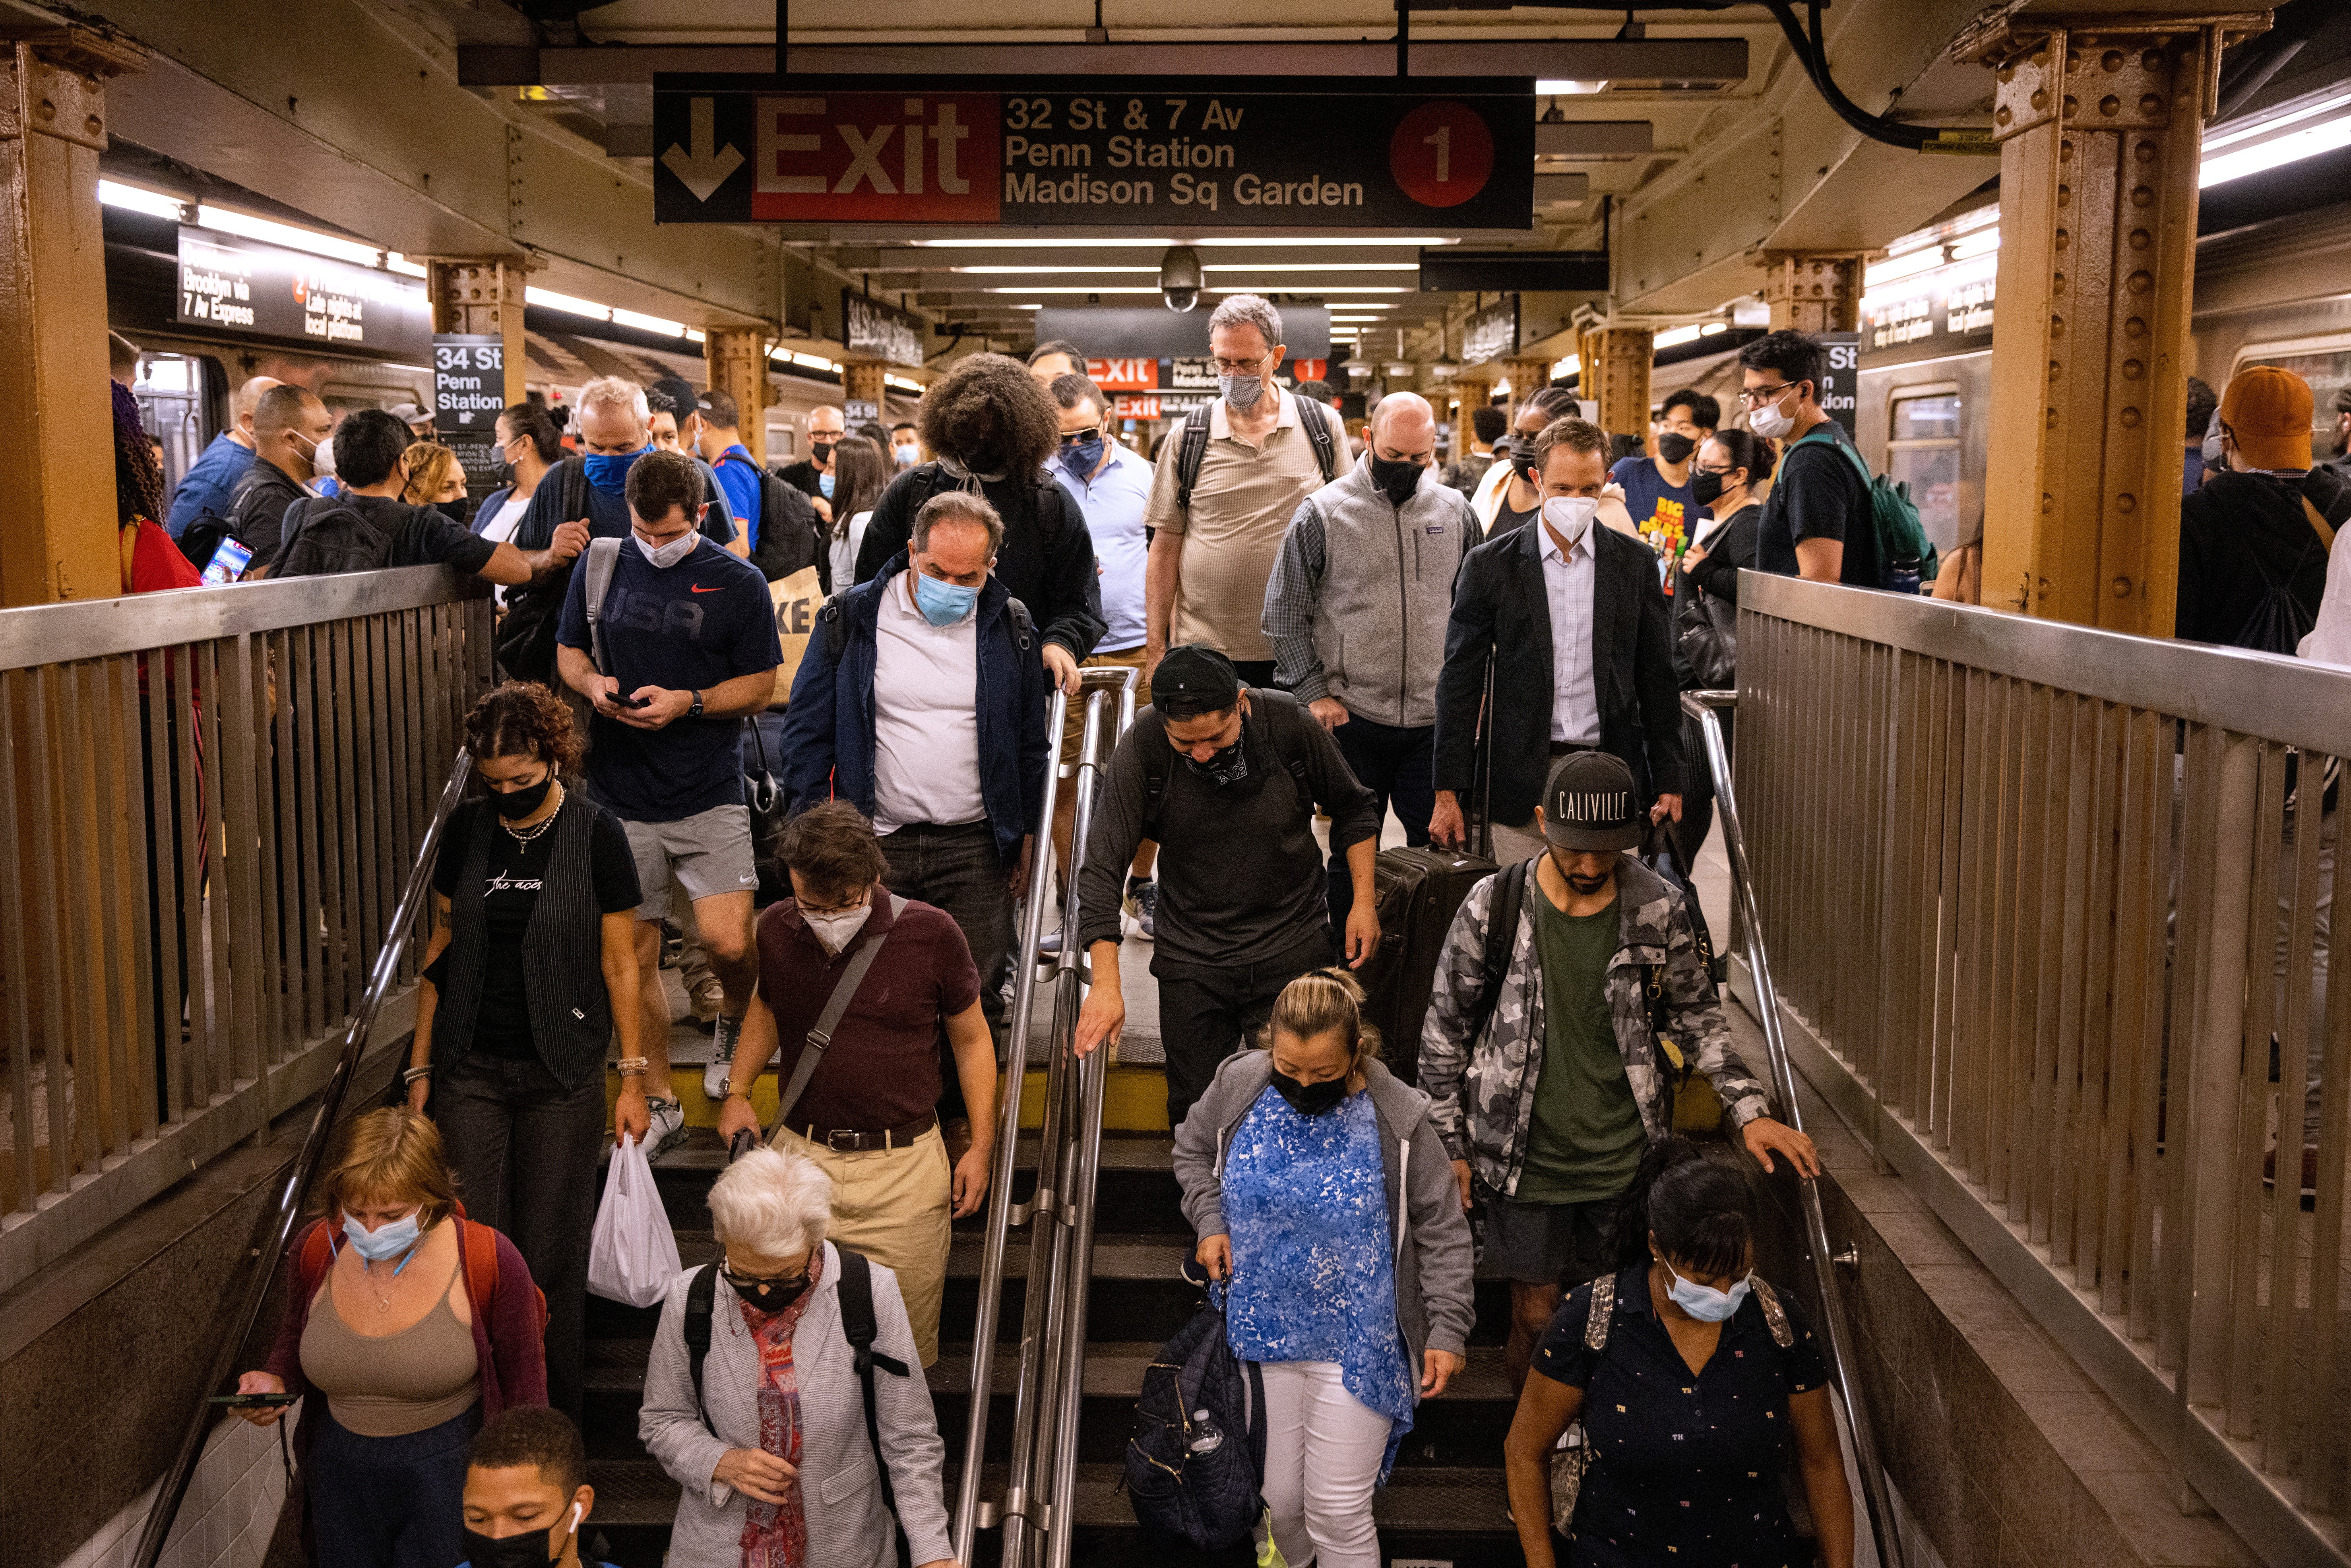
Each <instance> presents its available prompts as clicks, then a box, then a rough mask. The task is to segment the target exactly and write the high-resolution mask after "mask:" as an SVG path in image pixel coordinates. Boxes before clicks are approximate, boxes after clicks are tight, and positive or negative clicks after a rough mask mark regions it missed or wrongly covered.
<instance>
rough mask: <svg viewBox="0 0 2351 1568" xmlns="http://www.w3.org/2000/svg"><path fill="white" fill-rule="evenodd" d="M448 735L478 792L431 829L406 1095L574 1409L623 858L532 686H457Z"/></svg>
mask: <svg viewBox="0 0 2351 1568" xmlns="http://www.w3.org/2000/svg"><path fill="white" fill-rule="evenodd" d="M465 747H466V749H467V750H468V751H470V752H472V753H473V758H474V772H475V776H476V777H477V778H478V779H480V780H481V781H482V783H483V785H484V786H485V788H486V789H487V790H488V794H487V795H486V796H485V797H483V798H481V799H478V800H468V801H466V802H465V804H464V805H462V806H460V807H458V808H457V810H455V812H453V813H451V815H450V818H449V826H448V831H446V833H444V835H443V837H442V840H441V854H440V859H439V861H438V862H437V863H436V864H435V866H434V875H433V886H434V893H435V894H437V895H438V896H436V897H435V898H434V923H433V941H432V944H431V946H428V947H427V948H426V949H425V954H424V961H425V970H424V980H425V984H424V986H423V990H422V992H421V995H420V997H419V999H418V1003H417V1013H416V1041H415V1044H414V1045H413V1047H412V1048H411V1050H410V1052H409V1068H408V1074H407V1082H408V1103H409V1105H410V1107H411V1108H412V1109H413V1110H416V1111H418V1112H423V1110H424V1109H425V1108H426V1105H427V1103H428V1102H429V1103H431V1106H432V1111H433V1114H434V1118H435V1120H436V1121H437V1122H438V1123H439V1124H440V1127H441V1132H442V1136H443V1138H444V1141H445V1142H446V1144H447V1145H448V1152H449V1160H450V1163H451V1164H452V1165H454V1166H455V1167H456V1170H457V1178H458V1184H459V1188H460V1190H461V1192H462V1193H463V1195H464V1197H465V1206H466V1208H467V1211H468V1212H469V1213H470V1215H471V1216H472V1218H475V1219H476V1220H478V1221H480V1222H481V1223H482V1224H484V1225H486V1226H488V1227H490V1228H492V1229H494V1230H498V1231H502V1232H504V1233H505V1234H506V1235H507V1236H510V1237H512V1238H513V1239H514V1243H515V1245H516V1246H517V1247H518V1248H520V1249H522V1255H523V1257H524V1259H525V1260H527V1261H528V1263H529V1264H530V1273H531V1278H533V1279H535V1280H537V1281H538V1282H539V1285H540V1287H541V1288H542V1289H544V1290H545V1291H547V1302H548V1308H549V1312H550V1313H551V1314H552V1315H551V1316H550V1318H549V1322H548V1325H547V1380H548V1394H549V1403H550V1404H552V1405H553V1406H555V1407H556V1408H557V1409H559V1410H562V1411H564V1412H566V1413H567V1414H569V1416H572V1417H573V1418H574V1419H577V1418H578V1417H579V1415H580V1354H581V1347H582V1344H583V1342H584V1339H585V1336H586V1332H587V1291H588V1232H589V1229H590V1226H591V1225H592V1224H593V1223H594V1220H595V1218H596V1158H597V1155H598V1154H599V1153H600V1152H601V1146H602V1143H603V1136H604V1042H605V1040H607V1039H608V1038H609V1037H610V1036H611V1032H612V1031H613V1030H615V1029H617V1030H619V1031H620V1035H621V1071H622V1073H623V1074H624V1075H626V1074H629V1073H631V1072H632V1071H633V1072H636V1073H642V1072H643V1071H644V1057H643V1051H642V1049H641V1047H640V1044H639V1041H638V1038H637V1031H638V1018H639V1012H638V1007H637V956H636V909H637V905H638V904H639V903H640V902H642V899H641V896H640V894H639V891H638V886H637V868H636V859H635V857H634V856H633V855H632V854H631V853H630V852H629V838H628V834H627V832H626V831H623V830H622V827H621V824H620V822H619V821H618V820H617V819H616V818H614V817H613V815H612V814H611V812H610V811H607V810H604V808H602V807H601V806H599V805H597V804H596V803H595V802H594V801H592V800H589V799H588V797H587V796H586V795H584V794H582V795H573V794H570V793H569V791H568V790H566V789H564V787H563V783H562V780H561V779H559V777H558V775H559V774H561V773H564V772H568V771H570V770H572V769H575V768H578V766H579V763H580V742H579V739H578V737H577V736H576V735H575V733H574V731H573V729H572V727H571V710H570V708H569V706H567V705H566V704H565V703H564V701H563V699H562V698H560V697H559V696H557V695H555V694H554V693H553V692H551V691H549V690H548V689H547V688H546V687H545V686H542V685H538V683H537V682H535V681H508V682H507V684H506V685H502V686H499V687H498V688H497V689H496V690H495V691H493V692H491V693H489V694H488V695H486V696H485V697H483V698H482V700H481V701H479V702H477V703H475V705H474V709H473V711H472V712H471V713H469V714H467V715H466V716H465Z"/></svg>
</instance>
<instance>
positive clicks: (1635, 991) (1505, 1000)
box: [1420, 855, 1771, 1197]
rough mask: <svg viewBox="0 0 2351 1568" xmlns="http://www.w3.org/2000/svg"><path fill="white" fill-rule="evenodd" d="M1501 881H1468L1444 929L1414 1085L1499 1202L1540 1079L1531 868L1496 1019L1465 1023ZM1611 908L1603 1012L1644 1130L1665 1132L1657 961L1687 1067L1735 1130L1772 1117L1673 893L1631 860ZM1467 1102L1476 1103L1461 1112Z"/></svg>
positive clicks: (1516, 1165)
mask: <svg viewBox="0 0 2351 1568" xmlns="http://www.w3.org/2000/svg"><path fill="white" fill-rule="evenodd" d="M1500 880H1501V879H1500V877H1499V875H1497V876H1489V877H1488V878H1487V879H1486V880H1485V881H1483V882H1481V883H1479V884H1478V885H1477V886H1476V887H1473V888H1471V889H1470V890H1469V896H1468V899H1467V900H1465V901H1464V902H1463V904H1462V905H1461V908H1460V911H1459V913H1458V914H1457V915H1454V917H1453V928H1452V929H1451V930H1450V931H1448V932H1447V934H1446V937H1445V951H1444V954H1443V956H1441V957H1439V958H1438V959H1437V977H1436V984H1435V988H1434V989H1433V990H1432V991H1431V993H1430V995H1429V999H1428V1017H1427V1020H1426V1022H1425V1023H1424V1024H1423V1025H1422V1027H1421V1033H1420V1087H1421V1088H1422V1089H1423V1090H1425V1091H1426V1092H1427V1093H1428V1096H1429V1100H1430V1104H1429V1107H1428V1116H1429V1121H1430V1122H1431V1123H1432V1124H1434V1125H1435V1126H1436V1128H1437V1135H1438V1136H1440V1137H1442V1138H1443V1139H1444V1140H1445V1145H1446V1147H1447V1150H1449V1151H1450V1153H1451V1155H1452V1157H1453V1158H1455V1159H1457V1160H1462V1159H1466V1160H1468V1162H1469V1164H1470V1167H1471V1169H1472V1170H1473V1171H1474V1173H1475V1174H1476V1176H1477V1177H1478V1179H1479V1181H1481V1182H1483V1183H1484V1184H1485V1185H1486V1186H1489V1187H1491V1188H1493V1189H1494V1190H1495V1191H1497V1192H1499V1193H1501V1194H1503V1195H1504V1196H1505V1197H1507V1196H1509V1195H1510V1194H1511V1193H1513V1192H1515V1191H1516V1190H1517V1187H1518V1182H1519V1172H1520V1168H1521V1167H1522V1166H1524V1165H1525V1163H1526V1156H1527V1141H1528V1134H1529V1133H1530V1132H1531V1129H1532V1126H1533V1123H1534V1103H1535V1081H1536V1080H1537V1079H1538V1078H1540V1077H1541V1074H1542V1063H1543V1046H1544V1043H1545V1039H1546V1036H1545V1034H1544V1029H1543V985H1542V964H1541V960H1540V959H1538V958H1537V956H1536V955H1535V924H1534V923H1535V915H1534V907H1533V904H1534V901H1535V900H1536V899H1538V898H1541V897H1542V896H1543V894H1542V892H1541V889H1540V888H1539V887H1537V886H1535V885H1534V879H1533V874H1532V873H1529V876H1528V886H1527V891H1526V898H1525V900H1524V901H1523V902H1522V903H1521V904H1520V909H1519V929H1518V935H1517V936H1515V937H1514V938H1513V939H1512V940H1511V943H1510V968H1509V970H1508V971H1507V972H1506V973H1505V975H1504V976H1503V978H1502V988H1501V995H1500V996H1499V998H1497V999H1496V1001H1495V1004H1494V1017H1493V1021H1492V1022H1491V1024H1489V1026H1488V1028H1487V1029H1486V1030H1485V1032H1484V1033H1483V1034H1481V1035H1479V1037H1478V1038H1477V1039H1475V1040H1472V1039H1470V1038H1469V1025H1470V1019H1471V1018H1472V1017H1473V1016H1474V1014H1475V1012H1476V1010H1477V1006H1478V993H1479V989H1480V988H1481V987H1482V984H1483V981H1484V978H1485V967H1486V922H1487V918H1488V915H1489V911H1490V910H1491V909H1492V907H1493V903H1494V891H1495V888H1496V886H1497V885H1498V884H1499V882H1500ZM1616 906H1617V908H1618V910H1619V911H1620V912H1621V917H1622V921H1623V927H1622V929H1623V935H1622V936H1621V937H1620V938H1619V940H1618V943H1617V947H1616V956H1614V958H1611V959H1610V960H1609V961H1608V982H1607V983H1608V1010H1609V1012H1610V1014H1611V1015H1612V1016H1613V1017H1614V1020H1615V1026H1616V1049H1617V1051H1618V1052H1619V1053H1620V1054H1621V1055H1622V1056H1623V1057H1624V1059H1625V1079H1626V1081H1627V1082H1630V1083H1631V1085H1632V1089H1633V1098H1634V1100H1635V1103H1637V1104H1638V1105H1639V1106H1640V1109H1641V1123H1642V1125H1643V1126H1644V1127H1645V1128H1646V1130H1647V1132H1648V1134H1649V1136H1650V1137H1652V1138H1662V1137H1664V1136H1665V1135H1666V1134H1667V1133H1668V1132H1669V1131H1671V1129H1670V1127H1669V1126H1668V1125H1667V1108H1666V1080H1665V1072H1666V1071H1667V1070H1666V1069H1665V1068H1664V1067H1663V1066H1662V1065H1661V1059H1660V1053H1659V1051H1658V1050H1657V1041H1656V1032H1655V1031H1654V1030H1652V1029H1651V1028H1650V1026H1649V1007H1648V998H1647V997H1646V995H1645V994H1644V991H1645V988H1646V983H1647V977H1648V970H1649V968H1650V967H1651V966H1653V965H1663V966H1664V967H1665V974H1664V984H1665V992H1666V1000H1667V1018H1668V1019H1670V1021H1671V1023H1672V1026H1673V1030H1674V1032H1675V1036H1676V1038H1677V1042H1678V1043H1679V1044H1680V1045H1681V1048H1682V1050H1683V1052H1684V1054H1685V1056H1686V1057H1687V1059H1688V1060H1689V1061H1690V1063H1691V1065H1692V1066H1694V1067H1695V1068H1696V1069H1697V1070H1698V1071H1700V1072H1703V1073H1705V1074H1706V1075H1707V1077H1708V1079H1709V1080H1711V1081H1712V1082H1713V1084H1714V1089H1715V1092H1716V1093H1717V1094H1719V1095H1720V1096H1721V1098H1722V1104H1723V1109H1724V1112H1725V1113H1726V1114H1727V1115H1728V1116H1729V1120H1730V1124H1731V1125H1732V1126H1734V1127H1743V1126H1745V1125H1746V1124H1748V1123H1750V1122H1751V1121H1753V1120H1754V1119H1755V1118H1756V1117H1758V1116H1761V1115H1765V1114H1768V1113H1769V1112H1770V1110H1771V1102H1770V1101H1769V1099H1768V1098H1767V1097H1766V1096H1765V1094H1764V1091H1763V1085H1761V1083H1758V1082H1756V1081H1755V1080H1754V1079H1752V1078H1750V1077H1749V1076H1748V1074H1747V1072H1746V1071H1745V1068H1744V1066H1743V1065H1742V1064H1741V1063H1740V1060H1739V1058H1738V1057H1737V1056H1735V1055H1733V1054H1732V1052H1731V1050H1730V1030H1729V1026H1728V1025H1726V1024H1725V1023H1724V1022H1723V1019H1722V1006H1721V1003H1720V1002H1719V1000H1718V999H1717V998H1716V996H1715V989H1714V986H1713V984H1712V982H1711V981H1709V980H1708V977H1707V974H1706V970H1705V968H1704V967H1702V966H1701V965H1700V964H1699V963H1698V937H1697V935H1696V934H1695V933H1694V932H1693V931H1692V929H1691V927H1690V922H1689V916H1688V915H1687V914H1685V913H1684V912H1683V908H1682V894H1681V893H1680V892H1679V890H1677V889H1676V888H1674V887H1673V886H1671V885H1670V884H1668V883H1667V882H1666V881H1665V880H1664V879H1663V878H1661V877H1659V876H1658V875H1657V874H1656V873H1655V872H1653V871H1651V870H1649V869H1648V867H1646V866H1645V865H1643V864H1641V863H1640V862H1638V861H1636V860H1635V859H1633V858H1632V857H1631V856H1629V855H1628V856H1625V857H1624V858H1623V859H1622V860H1621V861H1619V862H1618V863H1617V867H1616ZM1693 1042H1694V1043H1695V1046H1696V1049H1695V1051H1692V1049H1691V1046H1692V1044H1693ZM1465 1103H1467V1104H1468V1106H1470V1107H1472V1108H1473V1109H1472V1111H1471V1113H1469V1114H1467V1115H1465V1114H1464V1112H1463V1106H1464V1104H1465Z"/></svg>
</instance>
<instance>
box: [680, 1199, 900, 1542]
mask: <svg viewBox="0 0 2351 1568" xmlns="http://www.w3.org/2000/svg"><path fill="white" fill-rule="evenodd" d="M832 1249H833V1252H834V1253H835V1254H836V1255H837V1256H838V1257H839V1258H840V1259H841V1281H840V1283H839V1284H837V1285H836V1286H835V1287H834V1290H835V1291H836V1292H837V1293H838V1294H839V1296H840V1299H841V1338H843V1339H845V1340H847V1341H848V1342H849V1350H850V1355H851V1364H852V1365H853V1366H854V1367H855V1368H856V1371H857V1386H858V1389H859V1391H860V1392H861V1393H862V1395H863V1396H864V1398H865V1440H866V1441H867V1442H868V1443H871V1444H872V1446H873V1469H874V1472H875V1474H876V1475H877V1476H878V1477H879V1478H880V1479H881V1483H882V1506H883V1508H885V1509H887V1510H888V1511H890V1514H891V1516H892V1517H893V1518H895V1517H896V1515H897V1512H898V1500H897V1494H896V1492H895V1491H894V1490H893V1489H892V1487H891V1485H890V1461H889V1460H888V1459H887V1458H883V1453H882V1423H881V1419H880V1417H879V1416H877V1415H876V1414H875V1411H874V1408H873V1369H874V1368H875V1367H877V1366H878V1367H880V1368H881V1369H882V1370H883V1371H884V1372H886V1373H889V1374H890V1375H892V1376H893V1377H911V1376H913V1375H914V1371H913V1369H912V1368H911V1367H909V1366H908V1365H907V1364H905V1363H904V1362H903V1361H900V1360H898V1359H897V1358H896V1357H895V1356H888V1355H882V1354H877V1353H876V1352H875V1351H874V1349H873V1341H874V1337H875V1335H876V1334H877V1333H879V1332H880V1330H879V1326H878V1325H877V1324H876V1322H875V1321H874V1317H873V1269H872V1265H871V1264H869V1263H868V1262H867V1261H866V1260H865V1255H864V1254H863V1253H862V1252H852V1251H851V1250H850V1249H848V1248H846V1247H843V1246H842V1245H841V1243H840V1242H838V1241H836V1242H834V1243H833V1244H832ZM717 1299H718V1265H717V1264H716V1263H705V1264H704V1265H703V1266H702V1267H701V1268H699V1269H696V1270H695V1271H694V1282H693V1283H691V1284H689V1285H688V1286H686V1288H685V1320H684V1324H683V1327H684V1333H685V1359H686V1367H687V1370H688V1371H689V1372H690V1373H691V1375H693V1378H694V1407H695V1409H696V1410H699V1411H701V1413H702V1424H703V1425H704V1426H705V1427H707V1426H709V1425H710V1411H709V1408H708V1407H707V1406H705V1405H704V1404H703V1402H702V1364H703V1362H704V1361H705V1359H707V1358H708V1356H709V1354H710V1316H711V1312H712V1311H713V1309H714V1307H715V1305H716V1301H717Z"/></svg>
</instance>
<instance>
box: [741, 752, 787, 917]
mask: <svg viewBox="0 0 2351 1568" xmlns="http://www.w3.org/2000/svg"><path fill="white" fill-rule="evenodd" d="M743 727H744V729H745V730H747V731H748V732H749V734H750V737H751V755H752V756H754V757H756V758H758V766H757V767H756V768H749V769H747V770H746V771H745V772H744V775H743V800H744V803H745V804H746V805H747V806H748V807H749V808H750V811H751V865H752V869H753V870H755V871H757V872H758V873H759V903H760V904H773V903H775V902H776V900H778V899H779V898H785V897H789V895H790V894H791V891H792V873H791V868H790V867H789V866H788V865H786V864H785V863H784V828H785V825H786V823H787V822H789V820H790V818H789V812H787V810H785V801H784V789H783V786H782V785H780V784H778V783H777V782H776V775H775V773H774V772H773V771H772V770H771V769H770V768H768V737H766V736H764V735H761V734H760V733H759V716H758V715H757V714H753V715H751V716H749V717H747V718H746V719H745V720H744V721H743Z"/></svg>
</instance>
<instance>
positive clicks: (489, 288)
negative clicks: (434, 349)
mask: <svg viewBox="0 0 2351 1568" xmlns="http://www.w3.org/2000/svg"><path fill="white" fill-rule="evenodd" d="M528 276H529V267H528V263H527V262H526V261H525V260H524V259H523V258H522V257H520V256H434V257H432V258H429V259H428V260H427V261H426V262H425V264H424V292H425V297H426V298H429V299H430V300H431V301H432V302H433V329H434V331H435V332H469V333H472V334H474V335H475V336H477V337H484V338H499V339H503V340H505V344H506V368H507V375H506V392H505V394H504V395H505V399H506V401H507V402H509V403H516V402H522V401H524V398H525V396H526V395H527V394H526V392H525V391H524V387H525V384H526V380H527V378H528V374H529V370H530V367H529V364H528V360H527V358H526V355H527V350H526V348H525V346H524V343H523V333H522V307H523V285H524V282H525V280H526V279H527V278H528Z"/></svg>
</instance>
